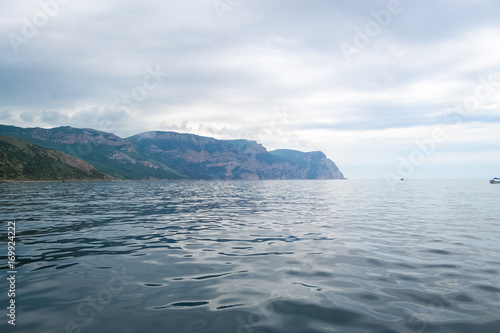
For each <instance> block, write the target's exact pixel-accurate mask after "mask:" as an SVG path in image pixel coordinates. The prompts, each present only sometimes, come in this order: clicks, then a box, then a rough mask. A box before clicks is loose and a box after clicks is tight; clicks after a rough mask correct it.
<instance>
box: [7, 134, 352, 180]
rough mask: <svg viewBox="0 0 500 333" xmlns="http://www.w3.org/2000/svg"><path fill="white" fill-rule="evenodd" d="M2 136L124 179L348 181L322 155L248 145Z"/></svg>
mask: <svg viewBox="0 0 500 333" xmlns="http://www.w3.org/2000/svg"><path fill="white" fill-rule="evenodd" d="M0 134H5V135H10V136H16V137H19V138H22V139H25V140H27V141H29V142H32V143H35V144H38V145H40V146H43V147H47V148H52V149H58V150H61V151H64V152H66V153H68V154H70V155H73V156H75V157H77V158H79V159H82V160H84V161H87V162H89V163H92V164H93V165H94V166H95V167H96V169H97V170H99V171H101V172H104V173H108V174H111V175H113V176H114V177H116V178H122V179H228V180H229V179H255V180H257V179H343V175H342V173H341V172H340V171H339V170H338V168H337V166H336V165H335V163H333V162H332V161H330V160H329V159H328V158H327V157H326V156H325V155H324V154H323V153H321V152H310V153H303V152H299V151H294V150H276V151H272V152H268V151H267V150H266V148H264V147H263V146H262V145H261V144H259V143H257V142H255V141H248V140H217V139H214V138H209V137H203V136H198V135H194V134H182V133H175V132H146V133H141V134H138V135H135V136H132V137H129V138H126V139H122V138H120V137H118V136H116V135H114V134H111V133H104V132H100V131H96V130H92V129H79V128H72V127H58V128H53V129H41V128H27V129H23V128H18V127H13V126H3V125H0Z"/></svg>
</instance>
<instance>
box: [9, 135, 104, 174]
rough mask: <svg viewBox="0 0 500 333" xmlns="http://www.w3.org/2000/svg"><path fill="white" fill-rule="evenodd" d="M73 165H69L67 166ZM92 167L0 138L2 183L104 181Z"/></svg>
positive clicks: (74, 159) (66, 156)
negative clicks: (15, 181) (17, 181)
mask: <svg viewBox="0 0 500 333" xmlns="http://www.w3.org/2000/svg"><path fill="white" fill-rule="evenodd" d="M68 163H70V164H72V165H74V166H72V165H70V164H68ZM105 178H106V175H104V174H102V173H100V172H98V171H97V170H95V169H94V168H93V166H92V165H90V164H88V163H86V162H84V161H81V160H78V159H76V158H74V157H72V156H68V155H67V154H64V153H62V152H59V151H55V150H51V149H47V148H42V147H40V146H36V145H33V144H30V143H28V142H25V141H23V140H20V139H16V138H11V137H8V136H2V135H0V179H1V180H89V179H101V180H103V179H105Z"/></svg>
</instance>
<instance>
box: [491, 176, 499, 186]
mask: <svg viewBox="0 0 500 333" xmlns="http://www.w3.org/2000/svg"><path fill="white" fill-rule="evenodd" d="M490 184H500V178H496V177H495V178H493V179H491V180H490Z"/></svg>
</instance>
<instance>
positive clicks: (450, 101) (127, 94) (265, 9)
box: [0, 0, 500, 180]
mask: <svg viewBox="0 0 500 333" xmlns="http://www.w3.org/2000/svg"><path fill="white" fill-rule="evenodd" d="M499 17H500V2H498V1H495V0H440V1H430V0H399V1H398V0H380V1H379V0H360V1H352V0H311V1H304V0H303V1H298V0H286V1H285V0H274V1H269V0H214V1H212V0H189V1H185V0H183V1H181V0H176V1H153V0H146V1H140V2H139V1H132V0H107V1H96V0H85V1H83V0H37V1H31V0H23V1H18V0H3V1H2V2H0V36H2V37H1V39H0V123H1V124H6V125H15V126H21V127H44V128H51V127H57V126H73V127H84V128H94V129H97V130H102V131H106V132H112V133H115V134H117V135H118V136H120V137H127V136H131V135H134V134H138V133H141V132H146V131H153V130H161V131H177V132H185V133H194V134H198V135H204V136H211V137H215V138H217V139H234V138H242V139H248V140H256V141H258V142H259V143H262V144H263V145H264V146H265V147H266V148H268V150H272V149H277V148H289V149H298V150H302V151H315V150H321V151H323V152H324V153H325V154H326V155H327V156H328V157H329V158H330V159H332V160H333V161H334V162H335V163H336V164H337V165H338V167H339V168H340V170H341V171H342V172H343V173H344V175H345V176H346V177H347V178H350V179H383V178H386V179H389V180H394V179H399V178H406V179H412V178H416V179H418V178H431V179H434V178H485V179H487V178H492V177H495V176H497V177H500V130H499V129H500V128H499V127H500V126H499V125H500V56H499V55H500V38H499V36H500V20H499V19H498V18H499Z"/></svg>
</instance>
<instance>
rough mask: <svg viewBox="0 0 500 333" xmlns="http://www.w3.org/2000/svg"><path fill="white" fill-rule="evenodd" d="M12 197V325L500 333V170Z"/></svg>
mask: <svg viewBox="0 0 500 333" xmlns="http://www.w3.org/2000/svg"><path fill="white" fill-rule="evenodd" d="M0 194H1V196H0V214H1V221H2V222H1V228H2V245H1V246H0V251H1V252H0V256H1V257H0V259H1V261H0V265H1V267H0V272H1V273H2V274H1V275H0V278H1V282H0V286H1V289H0V308H1V309H2V310H1V311H0V314H1V317H0V331H1V332H11V331H15V332H23V333H24V332H37V333H39V332H43V333H45V332H80V331H81V332H120V333H132V332H148V333H154V332H172V333H182V332H217V333H224V332H231V333H233V332H234V333H240V332H245V333H248V332H253V333H257V332H387V333H388V332H429V333H430V332H474V333H477V332H493V333H498V332H500V319H499V318H500V277H499V276H500V241H499V239H500V216H499V211H498V208H499V203H500V185H490V184H489V183H488V181H487V180H484V181H416V180H415V181H406V182H401V183H398V184H396V185H395V186H390V185H389V184H388V183H386V182H385V181H261V182H118V183H29V184H28V183H24V184H0ZM9 220H10V221H16V222H17V259H18V274H17V285H16V291H17V292H16V304H17V308H16V310H17V321H16V326H15V328H14V329H13V327H12V326H11V325H8V324H7V320H8V317H7V316H6V315H5V313H6V309H5V308H6V306H7V305H8V303H7V302H8V298H7V289H8V286H7V283H6V278H5V276H6V272H7V266H6V264H5V263H6V260H5V259H6V254H7V253H6V252H7V249H6V238H5V234H6V231H7V221H9Z"/></svg>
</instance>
